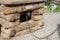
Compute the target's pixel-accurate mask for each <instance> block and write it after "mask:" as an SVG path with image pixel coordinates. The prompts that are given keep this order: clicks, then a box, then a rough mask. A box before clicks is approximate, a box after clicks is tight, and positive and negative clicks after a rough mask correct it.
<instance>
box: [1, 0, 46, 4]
mask: <svg viewBox="0 0 60 40" xmlns="http://www.w3.org/2000/svg"><path fill="white" fill-rule="evenodd" d="M41 1H45V0H10V1H9V0H0V4H6V5H11V4H22V3H33V2H41Z"/></svg>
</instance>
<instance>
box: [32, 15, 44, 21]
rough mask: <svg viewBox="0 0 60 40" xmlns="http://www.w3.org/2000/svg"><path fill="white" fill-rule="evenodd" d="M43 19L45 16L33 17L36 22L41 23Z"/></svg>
mask: <svg viewBox="0 0 60 40" xmlns="http://www.w3.org/2000/svg"><path fill="white" fill-rule="evenodd" d="M42 19H43V15H35V16H33V19H32V20H34V21H39V20H42Z"/></svg>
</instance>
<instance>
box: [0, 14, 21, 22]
mask: <svg viewBox="0 0 60 40" xmlns="http://www.w3.org/2000/svg"><path fill="white" fill-rule="evenodd" d="M0 18H3V19H5V20H7V21H11V22H13V21H15V20H18V19H19V18H20V14H19V13H17V14H10V15H4V14H3V13H0Z"/></svg>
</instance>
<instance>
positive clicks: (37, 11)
mask: <svg viewBox="0 0 60 40" xmlns="http://www.w3.org/2000/svg"><path fill="white" fill-rule="evenodd" d="M44 12H45V11H44V8H41V9H38V10H34V11H33V12H32V14H33V15H43V14H44Z"/></svg>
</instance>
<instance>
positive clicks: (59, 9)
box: [47, 5, 60, 12]
mask: <svg viewBox="0 0 60 40" xmlns="http://www.w3.org/2000/svg"><path fill="white" fill-rule="evenodd" d="M50 8H51V5H48V7H47V9H48V10H49V11H51V10H50ZM53 12H60V5H57V8H56V9H55V10H54V11H53Z"/></svg>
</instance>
